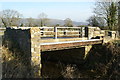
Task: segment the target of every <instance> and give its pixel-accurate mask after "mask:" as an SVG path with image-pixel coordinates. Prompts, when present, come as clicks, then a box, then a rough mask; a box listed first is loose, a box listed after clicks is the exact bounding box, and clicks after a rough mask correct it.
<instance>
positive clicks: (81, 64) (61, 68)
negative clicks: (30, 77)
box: [42, 43, 119, 78]
mask: <svg viewBox="0 0 120 80" xmlns="http://www.w3.org/2000/svg"><path fill="white" fill-rule="evenodd" d="M114 49H115V47H114V46H113V45H111V44H109V43H108V44H105V45H102V44H97V45H93V47H92V49H91V50H90V51H89V53H88V55H87V57H86V59H83V57H84V50H85V49H84V48H76V49H67V50H58V51H47V52H42V76H43V77H51V78H58V77H63V78H109V76H110V72H111V69H112V67H111V66H114V65H113V64H112V60H113V57H114V56H115V53H114ZM118 52H119V51H118Z"/></svg>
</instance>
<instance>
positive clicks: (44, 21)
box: [38, 13, 49, 26]
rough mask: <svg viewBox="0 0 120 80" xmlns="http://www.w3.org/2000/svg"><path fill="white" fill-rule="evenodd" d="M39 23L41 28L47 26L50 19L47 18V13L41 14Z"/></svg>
mask: <svg viewBox="0 0 120 80" xmlns="http://www.w3.org/2000/svg"><path fill="white" fill-rule="evenodd" d="M38 18H39V21H40V26H46V24H47V23H48V20H49V19H48V18H47V14H45V13H40V14H39V15H38Z"/></svg>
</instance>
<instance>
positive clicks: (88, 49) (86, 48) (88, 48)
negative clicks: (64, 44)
mask: <svg viewBox="0 0 120 80" xmlns="http://www.w3.org/2000/svg"><path fill="white" fill-rule="evenodd" d="M91 48H92V45H88V46H85V55H84V59H85V58H86V57H87V55H88V53H89V51H90V50H91Z"/></svg>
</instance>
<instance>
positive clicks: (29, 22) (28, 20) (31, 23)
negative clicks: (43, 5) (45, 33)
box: [27, 18, 35, 27]
mask: <svg viewBox="0 0 120 80" xmlns="http://www.w3.org/2000/svg"><path fill="white" fill-rule="evenodd" d="M27 22H28V26H29V27H33V26H34V25H35V23H34V19H33V18H28V19H27Z"/></svg>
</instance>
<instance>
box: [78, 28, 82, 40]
mask: <svg viewBox="0 0 120 80" xmlns="http://www.w3.org/2000/svg"><path fill="white" fill-rule="evenodd" d="M80 37H82V28H80V29H79V38H80Z"/></svg>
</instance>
